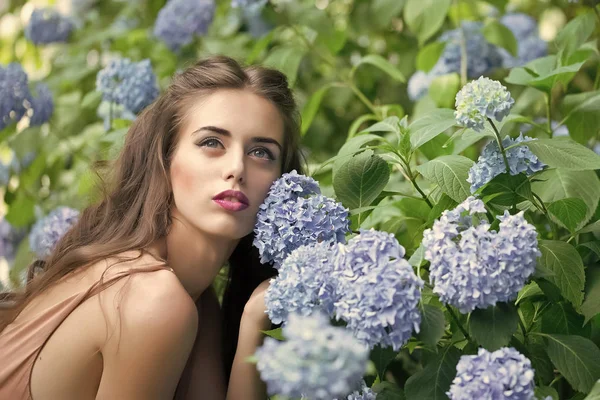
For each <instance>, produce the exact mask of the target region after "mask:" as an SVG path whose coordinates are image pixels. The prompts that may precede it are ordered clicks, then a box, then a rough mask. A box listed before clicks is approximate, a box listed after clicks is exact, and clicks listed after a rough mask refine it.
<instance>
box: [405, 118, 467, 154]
mask: <svg viewBox="0 0 600 400" xmlns="http://www.w3.org/2000/svg"><path fill="white" fill-rule="evenodd" d="M455 123H456V119H455V118H454V110H451V109H449V108H437V109H435V110H433V111H431V112H429V113H427V114H425V115H423V116H422V117H421V118H419V119H417V120H415V121H413V123H412V124H410V126H409V129H410V142H411V143H412V146H413V148H415V149H417V148H419V147H421V146H422V145H423V144H425V143H427V142H428V141H430V140H431V139H433V138H434V137H436V136H438V135H439V134H441V133H444V132H445V131H446V130H448V129H450V128H452V127H453V126H454V124H455Z"/></svg>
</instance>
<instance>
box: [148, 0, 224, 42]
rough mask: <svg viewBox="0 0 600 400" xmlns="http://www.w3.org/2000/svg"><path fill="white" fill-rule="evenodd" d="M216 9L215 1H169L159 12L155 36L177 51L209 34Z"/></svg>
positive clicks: (155, 25)
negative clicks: (195, 39)
mask: <svg viewBox="0 0 600 400" xmlns="http://www.w3.org/2000/svg"><path fill="white" fill-rule="evenodd" d="M215 8H216V7H215V2H214V0H169V2H168V3H167V4H166V5H165V6H164V7H163V8H162V9H161V10H160V11H159V12H158V16H157V17H156V22H155V24H154V35H155V36H156V37H158V38H160V39H161V40H162V41H164V42H165V43H166V45H167V47H169V48H170V49H171V50H172V51H177V50H179V49H180V48H181V47H183V46H185V45H188V44H190V43H191V42H192V40H194V37H195V36H202V35H204V34H206V32H208V28H209V26H210V24H211V23H212V21H213V18H214V16H215Z"/></svg>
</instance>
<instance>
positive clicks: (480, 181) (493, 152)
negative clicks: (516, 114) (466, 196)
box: [467, 133, 546, 193]
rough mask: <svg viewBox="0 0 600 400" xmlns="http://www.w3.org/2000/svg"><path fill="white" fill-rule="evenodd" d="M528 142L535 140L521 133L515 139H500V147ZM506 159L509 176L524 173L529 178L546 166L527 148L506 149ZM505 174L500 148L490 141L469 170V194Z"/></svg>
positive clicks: (507, 137)
mask: <svg viewBox="0 0 600 400" xmlns="http://www.w3.org/2000/svg"><path fill="white" fill-rule="evenodd" d="M529 140H535V139H533V138H530V137H529V136H523V134H522V133H521V134H520V135H519V137H517V138H515V139H512V138H511V137H509V136H506V137H505V138H504V139H502V145H503V146H504V148H506V147H508V146H510V145H512V144H515V143H521V142H527V141H529ZM506 158H507V159H508V167H509V169H510V174H511V175H517V174H520V173H525V174H526V175H528V176H529V175H532V174H533V173H535V172H538V171H541V170H542V169H544V167H545V166H546V164H544V163H543V162H541V161H540V159H539V158H537V156H536V155H535V154H533V153H532V152H531V150H529V147H527V146H517V147H513V148H511V149H508V150H507V151H506ZM505 172H506V167H505V164H504V158H503V157H502V153H501V152H500V147H498V143H497V142H496V141H495V140H493V141H490V142H489V143H488V144H487V145H486V146H485V147H484V148H483V151H482V152H481V155H480V156H479V158H478V159H477V162H476V163H475V164H473V166H472V167H471V169H469V176H468V177H467V182H469V183H470V184H471V193H474V192H475V191H476V190H477V189H479V188H480V187H482V186H483V185H485V184H486V183H488V182H489V181H491V180H492V179H493V178H494V177H496V176H497V175H500V174H502V173H505Z"/></svg>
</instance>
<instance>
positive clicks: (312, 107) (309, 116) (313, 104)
mask: <svg viewBox="0 0 600 400" xmlns="http://www.w3.org/2000/svg"><path fill="white" fill-rule="evenodd" d="M331 86H332V85H325V86H323V87H322V88H320V89H319V90H317V91H316V92H315V93H313V94H312V96H310V98H309V99H308V102H307V103H306V105H305V106H304V108H303V109H302V135H304V134H305V133H306V131H308V128H310V125H311V124H312V121H313V119H314V118H315V115H317V111H319V106H320V105H321V101H322V100H323V96H325V93H326V92H327V90H328V89H329V88H330V87H331Z"/></svg>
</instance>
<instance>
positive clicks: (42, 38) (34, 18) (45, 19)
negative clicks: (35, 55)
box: [25, 8, 75, 44]
mask: <svg viewBox="0 0 600 400" xmlns="http://www.w3.org/2000/svg"><path fill="white" fill-rule="evenodd" d="M74 28H75V25H74V24H73V22H72V21H71V19H70V18H68V17H65V16H63V15H62V14H60V13H59V12H58V11H57V10H56V9H54V8H36V9H35V10H33V12H32V13H31V18H30V20H29V23H28V24H27V26H26V27H25V37H26V38H27V39H29V40H30V41H31V42H33V43H34V44H48V43H58V42H66V41H67V39H68V38H69V35H70V34H71V32H72V31H73V29H74Z"/></svg>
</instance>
